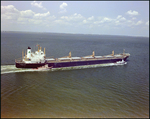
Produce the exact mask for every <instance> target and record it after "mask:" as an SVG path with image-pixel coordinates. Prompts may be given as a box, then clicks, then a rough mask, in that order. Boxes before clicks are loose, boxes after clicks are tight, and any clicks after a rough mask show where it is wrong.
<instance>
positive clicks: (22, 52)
mask: <svg viewBox="0 0 150 119" xmlns="http://www.w3.org/2000/svg"><path fill="white" fill-rule="evenodd" d="M23 55H24V54H23V50H22V60H23Z"/></svg>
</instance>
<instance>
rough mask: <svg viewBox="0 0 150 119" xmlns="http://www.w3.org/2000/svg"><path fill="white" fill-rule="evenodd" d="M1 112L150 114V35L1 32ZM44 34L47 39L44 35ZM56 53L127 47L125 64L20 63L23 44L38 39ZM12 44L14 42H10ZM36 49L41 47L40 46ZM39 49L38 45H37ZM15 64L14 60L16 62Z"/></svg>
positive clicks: (18, 115)
mask: <svg viewBox="0 0 150 119" xmlns="http://www.w3.org/2000/svg"><path fill="white" fill-rule="evenodd" d="M1 35H2V36H1V39H2V41H1V42H2V44H3V45H2V46H1V49H2V51H1V117H2V118H4V117H7V118H12V117H14V118H28V117H31V118H33V117H36V118H38V117H41V118H46V117H49V118H50V117H54V118H55V117H58V118H59V117H65V118H68V117H100V118H103V117H106V118H109V117H112V118H148V117H149V106H148V104H149V65H148V64H149V57H148V55H147V54H149V40H148V38H143V37H124V36H100V35H75V34H74V35H67V34H50V33H45V34H44V33H38V34H35V33H25V34H24V33H11V34H10V33H5V34H1ZM41 38H42V40H41ZM37 42H38V43H39V44H40V45H41V46H42V47H45V48H46V56H47V57H49V56H53V57H54V58H58V57H63V56H67V55H68V53H69V52H70V51H71V53H72V56H73V57H76V56H79V57H80V56H87V55H91V54H92V52H93V51H95V55H96V56H103V55H107V54H111V52H112V50H114V51H115V54H118V53H122V52H123V49H125V50H126V52H128V53H130V54H131V56H130V57H129V58H128V59H127V60H126V61H127V64H125V65H110V66H97V67H94V66H93V67H82V68H81V67H78V68H71V69H59V70H48V71H31V70H26V69H17V68H15V65H14V62H15V60H14V59H16V58H19V57H21V56H22V54H21V52H22V49H24V50H25V49H26V47H28V46H30V47H32V46H33V49H32V50H33V51H34V47H35V45H36V43H37ZM10 46H11V48H10ZM35 49H36V47H35ZM36 50H37V49H36ZM10 64H13V65H10Z"/></svg>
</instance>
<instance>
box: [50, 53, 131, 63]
mask: <svg viewBox="0 0 150 119" xmlns="http://www.w3.org/2000/svg"><path fill="white" fill-rule="evenodd" d="M117 55H121V56H120V57H116V56H111V57H107V56H108V55H107V56H102V57H101V58H96V57H93V58H84V57H81V59H72V58H68V59H64V60H60V59H59V58H54V60H50V61H49V60H47V62H48V63H60V62H77V61H93V60H110V59H124V58H126V57H127V56H130V54H129V53H125V54H117Z"/></svg>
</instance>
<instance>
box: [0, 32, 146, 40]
mask: <svg viewBox="0 0 150 119" xmlns="http://www.w3.org/2000/svg"><path fill="white" fill-rule="evenodd" d="M1 32H26V33H53V34H68V35H98V36H124V37H145V38H149V36H129V35H109V34H83V33H58V32H47V31H43V32H41V31H39V32H38V31H1Z"/></svg>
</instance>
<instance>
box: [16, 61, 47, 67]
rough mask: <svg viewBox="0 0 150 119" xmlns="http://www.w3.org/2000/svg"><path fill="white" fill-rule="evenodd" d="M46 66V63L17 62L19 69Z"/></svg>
mask: <svg viewBox="0 0 150 119" xmlns="http://www.w3.org/2000/svg"><path fill="white" fill-rule="evenodd" d="M44 65H45V63H17V62H16V67H17V68H38V67H41V66H44Z"/></svg>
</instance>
